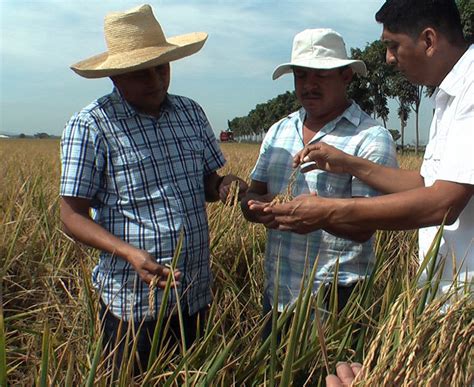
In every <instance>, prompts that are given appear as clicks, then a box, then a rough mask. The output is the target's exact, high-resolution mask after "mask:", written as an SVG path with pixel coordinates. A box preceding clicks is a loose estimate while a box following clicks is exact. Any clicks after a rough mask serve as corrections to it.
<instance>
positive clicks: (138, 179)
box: [60, 5, 247, 369]
mask: <svg viewBox="0 0 474 387" xmlns="http://www.w3.org/2000/svg"><path fill="white" fill-rule="evenodd" d="M105 39H106V42H107V47H108V51H107V52H106V53H103V54H100V55H97V56H94V57H92V58H89V59H86V60H84V61H81V62H79V63H76V64H74V65H73V66H71V68H72V69H73V70H74V71H75V72H76V73H78V74H79V75H81V76H83V77H85V78H103V77H110V79H111V80H112V82H113V84H114V89H113V91H112V93H110V94H108V95H105V96H104V97H101V98H99V99H97V100H96V101H94V102H92V104H90V105H89V106H87V107H85V108H84V109H82V110H81V111H80V112H79V113H77V114H75V115H74V116H73V117H72V118H71V120H70V121H69V122H68V124H67V125H66V128H65V130H64V133H63V137H62V142H61V151H62V175H61V187H60V188H61V189H60V194H61V221H62V223H63V224H64V227H65V230H66V231H67V233H68V234H69V235H71V236H73V237H74V238H75V239H77V240H79V241H81V242H84V243H86V244H87V245H89V246H92V247H95V248H97V249H99V250H101V254H100V260H99V263H98V265H97V266H96V267H95V268H94V271H93V281H94V284H95V286H96V287H97V289H99V291H100V296H101V304H102V310H101V321H102V325H103V328H104V335H105V338H104V341H105V342H111V343H115V342H116V339H117V337H119V338H120V337H124V335H125V334H126V330H127V324H125V325H124V327H123V328H122V330H121V332H120V333H119V330H120V326H121V324H120V323H121V322H122V321H124V322H129V321H131V322H134V324H130V325H132V326H133V328H134V329H135V330H137V329H138V327H139V326H140V332H139V335H138V336H137V337H136V343H137V353H138V355H139V358H140V366H141V368H142V369H143V368H146V365H147V360H148V356H149V352H150V337H153V333H154V329H155V325H156V317H157V312H158V310H159V309H160V306H161V305H162V301H163V300H162V293H163V292H162V291H161V290H160V288H164V287H165V285H166V281H167V279H168V276H169V275H172V276H173V278H172V283H173V285H174V284H176V287H177V289H178V293H179V298H180V305H181V308H182V311H183V316H184V335H185V339H186V344H187V345H188V346H189V345H190V344H191V342H192V341H193V340H194V338H195V334H196V324H197V321H198V319H199V318H200V317H202V316H203V314H204V311H205V310H206V308H207V306H208V305H209V303H210V302H211V292H210V283H211V273H210V268H209V235H208V231H209V230H208V223H207V216H206V201H208V202H212V201H216V200H218V199H221V200H222V201H225V200H226V198H227V195H228V193H229V188H230V184H231V183H232V182H234V181H237V182H238V185H239V188H240V195H242V194H243V193H244V192H245V190H246V188H247V186H246V184H245V182H244V181H242V180H241V179H239V178H237V177H236V176H233V175H227V176H219V175H218V174H217V173H216V171H217V170H218V169H219V168H221V167H222V166H223V165H224V162H225V160H224V157H223V155H222V153H221V151H220V149H219V147H218V145H217V143H216V139H215V137H214V134H213V132H212V129H211V127H210V125H209V122H208V120H207V118H206V115H205V114H204V112H203V110H202V108H201V107H200V106H199V105H198V104H197V103H196V102H194V101H192V100H190V99H189V98H185V97H181V96H176V95H171V94H168V86H169V82H170V64H169V62H171V61H174V60H178V59H181V58H184V57H186V56H189V55H192V54H194V53H196V52H197V51H199V50H200V49H201V47H202V46H203V45H204V42H205V41H206V39H207V34H205V33H202V32H197V33H191V34H187V35H181V36H177V37H173V38H165V35H164V34H163V31H162V29H161V27H160V24H159V23H158V21H157V20H156V19H155V17H154V16H153V13H152V9H151V7H150V6H149V5H143V6H140V7H137V8H134V9H131V10H128V11H125V12H116V13H110V14H108V15H107V16H106V17H105ZM90 210H91V215H90V212H89V211H90ZM177 252H179V253H180V254H179V257H178V260H177V265H176V269H175V270H174V271H173V272H172V270H171V269H170V265H171V263H172V259H173V256H174V254H176V253H177ZM156 279H158V281H157V283H156V286H157V288H156V289H155V288H154V286H152V287H149V284H150V283H151V282H152V280H153V285H155V281H156ZM175 281H176V282H175ZM150 292H154V293H153V294H152V295H150ZM150 300H151V304H150V305H149V301H150ZM176 303H177V300H176V298H175V292H174V291H172V292H171V293H170V296H169V299H168V300H167V306H166V312H167V314H168V315H171V316H172V317H171V330H172V331H173V333H174V334H175V335H176V336H177V337H179V335H180V329H179V321H178V317H177V314H176V308H175V306H176ZM142 323H143V325H140V324H142ZM201 324H202V323H201ZM134 334H136V332H134ZM117 342H118V341H117ZM123 344H124V343H123V341H122V345H121V346H120V348H119V350H118V351H116V354H115V356H116V360H117V364H120V362H121V360H122V359H121V357H122V354H123V351H124V345H123ZM128 351H129V352H128V353H130V348H129V349H128Z"/></svg>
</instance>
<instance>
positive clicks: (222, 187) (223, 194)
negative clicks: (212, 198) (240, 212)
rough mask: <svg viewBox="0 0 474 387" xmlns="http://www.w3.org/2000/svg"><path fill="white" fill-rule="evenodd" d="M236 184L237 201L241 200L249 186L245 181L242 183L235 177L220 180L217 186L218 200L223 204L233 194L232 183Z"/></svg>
mask: <svg viewBox="0 0 474 387" xmlns="http://www.w3.org/2000/svg"><path fill="white" fill-rule="evenodd" d="M234 181H235V182H237V183H236V184H238V186H239V190H238V199H239V200H240V199H242V198H243V197H244V196H245V194H246V193H247V189H248V188H249V186H248V185H247V183H246V182H245V181H243V180H242V179H241V178H240V177H237V176H235V175H226V176H224V178H223V179H222V181H221V183H220V184H219V187H218V190H219V199H220V200H221V201H222V202H223V203H226V202H227V200H228V197H229V194H233V192H232V182H234Z"/></svg>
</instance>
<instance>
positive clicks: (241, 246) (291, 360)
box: [0, 140, 474, 386]
mask: <svg viewBox="0 0 474 387" xmlns="http://www.w3.org/2000/svg"><path fill="white" fill-rule="evenodd" d="M223 150H224V153H225V155H226V158H227V159H228V160H229V163H228V165H227V166H226V167H225V168H224V171H222V172H223V173H227V172H232V173H234V174H238V175H240V176H244V177H247V176H248V175H249V172H250V170H251V168H252V167H253V165H254V163H255V160H256V158H257V155H258V147H257V146H256V145H251V144H223ZM0 159H1V160H2V165H3V168H2V169H1V170H0V187H1V189H0V261H1V276H0V300H1V308H0V386H5V385H7V384H8V385H24V386H32V385H41V386H43V385H44V386H49V385H59V386H63V385H65V386H76V385H91V386H92V385H94V386H95V385H98V386H108V385H120V386H129V385H133V384H134V385H146V386H155V385H160V386H161V385H165V386H181V385H187V386H201V385H212V386H232V385H235V386H241V385H249V386H276V385H279V386H285V385H288V386H289V385H294V386H299V385H301V386H303V385H308V386H309V385H311V386H313V385H316V386H317V385H324V378H325V376H326V374H327V373H328V372H334V370H335V365H336V364H337V362H338V361H341V360H357V361H361V362H363V363H364V368H363V370H362V372H361V375H360V378H359V381H358V384H360V385H367V386H378V385H390V386H391V385H395V386H405V385H407V386H408V385H413V386H418V385H454V386H464V385H469V384H470V383H472V382H473V375H474V370H473V367H474V362H473V361H472V359H473V358H474V356H473V355H474V353H473V348H474V345H473V344H474V342H473V341H474V334H473V333H474V303H473V299H472V293H471V290H470V289H468V288H467V287H466V288H464V289H459V288H453V290H452V291H451V292H450V293H449V294H446V295H444V296H443V297H442V298H434V297H432V296H431V295H432V294H433V293H434V291H435V290H436V279H437V269H439V267H435V266H433V267H432V270H431V271H430V273H431V276H432V278H433V281H432V282H431V287H420V286H419V284H418V275H419V273H420V270H421V269H423V267H422V268H421V269H420V268H419V267H418V259H417V247H416V246H417V243H416V237H417V235H416V233H415V232H379V233H377V236H376V246H375V248H376V255H377V263H376V267H375V270H374V273H373V275H372V276H371V277H370V279H368V280H367V281H365V282H364V283H363V284H361V285H360V286H359V287H358V288H357V289H356V291H355V292H354V293H353V294H352V296H351V298H350V300H349V302H348V304H347V305H346V307H345V308H344V309H343V310H341V311H340V312H338V308H337V296H336V294H335V292H331V294H330V300H329V305H328V307H327V308H325V307H324V306H323V300H322V298H323V295H322V293H323V292H317V293H316V294H314V293H313V292H312V291H311V289H310V287H309V286H307V284H308V283H311V277H312V276H313V275H314V268H312V267H308V268H307V274H306V276H305V278H304V279H303V281H302V283H301V294H300V297H299V298H298V300H297V302H296V303H295V304H294V305H291V306H289V307H288V308H287V309H286V310H285V311H284V312H283V313H281V314H280V315H277V314H276V313H273V314H270V315H268V316H263V315H262V312H261V310H262V302H261V294H262V289H263V279H264V273H263V256H264V250H265V230H264V228H263V227H262V226H260V225H255V224H251V223H248V222H246V221H245V220H244V218H243V216H242V214H241V212H240V209H239V204H238V203H237V202H236V200H235V199H234V200H231V201H230V202H229V203H228V204H229V205H228V206H224V205H222V204H220V203H212V204H209V205H208V216H209V224H210V233H211V254H212V256H211V263H212V269H213V273H214V277H215V280H214V284H213V293H214V302H213V303H212V304H211V305H210V309H209V313H208V317H207V319H206V321H202V322H200V323H201V324H204V329H203V332H204V333H203V335H202V337H199V338H198V340H196V342H195V343H194V344H193V345H192V346H190V347H186V345H184V343H177V344H174V345H173V346H170V345H167V343H166V342H165V341H163V340H160V338H159V337H155V338H154V341H153V343H154V345H153V349H152V356H150V361H149V363H148V366H147V369H146V370H144V372H143V374H142V375H141V376H138V377H135V378H134V377H133V375H132V372H131V364H132V362H133V357H134V348H133V347H132V348H131V350H130V352H129V353H128V354H126V356H125V358H124V361H123V363H122V367H121V368H120V372H119V375H115V376H113V375H112V374H111V371H110V370H109V369H108V368H107V360H108V359H107V358H106V357H105V355H104V353H103V351H102V345H101V344H102V343H101V340H102V338H101V332H100V329H99V321H98V318H97V310H98V307H99V305H98V299H97V295H96V293H95V291H94V289H93V287H92V284H91V270H92V268H93V266H94V264H95V262H96V260H97V252H96V251H94V250H92V249H89V248H87V247H86V246H82V245H80V244H78V243H75V242H74V241H73V240H71V239H70V238H68V237H67V236H66V235H65V234H64V233H63V232H62V231H61V227H60V224H59V207H58V205H59V197H58V186H59V143H58V142H57V141H54V140H1V141H0ZM420 162H421V160H420V159H418V158H413V157H411V156H407V157H405V158H404V159H401V160H400V163H401V165H403V166H405V167H407V166H408V167H410V168H418V167H419V165H420ZM435 242H436V241H435ZM435 249H436V243H434V244H433V252H435ZM430 262H432V261H429V262H428V261H427V262H426V265H425V266H426V267H428V268H429V269H430V268H431V266H430ZM168 291H173V289H172V288H171V287H170V286H169V287H168ZM158 314H159V315H160V316H161V317H160V319H161V323H160V324H161V325H160V326H162V327H163V329H164V330H166V329H167V328H166V327H167V322H168V321H167V319H166V317H165V316H164V315H163V314H160V311H158ZM267 321H271V324H272V326H273V330H272V334H271V335H270V337H268V338H267V339H266V340H262V330H263V327H264V324H265V323H266V322H267ZM134 329H139V327H134ZM134 329H132V327H130V335H133V334H134V332H135V331H134ZM112 356H113V355H112ZM114 378H115V382H113V380H114Z"/></svg>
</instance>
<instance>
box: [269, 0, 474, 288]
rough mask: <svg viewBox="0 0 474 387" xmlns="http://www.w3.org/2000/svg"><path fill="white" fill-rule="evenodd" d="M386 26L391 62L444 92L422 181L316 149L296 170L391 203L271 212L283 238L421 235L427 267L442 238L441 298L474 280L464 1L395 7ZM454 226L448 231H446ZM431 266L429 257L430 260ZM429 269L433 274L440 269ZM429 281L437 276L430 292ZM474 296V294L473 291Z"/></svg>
mask: <svg viewBox="0 0 474 387" xmlns="http://www.w3.org/2000/svg"><path fill="white" fill-rule="evenodd" d="M375 18H376V20H377V21H378V22H379V23H382V24H383V33H382V41H383V42H384V43H385V44H386V46H387V52H386V61H387V63H389V64H391V65H393V66H395V67H396V68H397V69H398V70H399V71H401V72H402V73H403V74H404V75H405V76H406V78H407V79H408V80H409V81H410V82H412V83H414V84H417V85H427V86H436V87H437V89H436V90H435V93H434V100H435V109H434V117H433V120H432V123H431V128H430V136H429V142H428V145H427V147H426V151H425V155H424V160H423V164H422V166H421V170H420V171H407V170H401V169H393V168H387V167H384V166H380V165H377V164H374V163H371V162H370V161H369V160H364V159H361V158H357V157H354V155H352V154H346V153H343V152H340V151H339V150H338V149H335V148H334V147H331V146H330V144H324V143H323V142H325V141H323V142H322V143H320V144H310V145H308V147H306V148H305V149H304V151H303V152H301V153H300V154H298V155H297V157H296V158H295V163H296V164H299V163H300V162H303V161H304V162H307V161H311V160H312V161H313V162H316V165H315V167H316V168H318V170H319V172H320V173H321V172H322V171H330V172H332V173H343V174H342V175H340V176H346V175H352V176H354V177H355V178H357V179H360V180H363V181H364V182H365V183H366V184H369V185H371V186H372V187H374V188H376V189H378V190H380V191H382V192H384V193H386V194H389V195H385V196H383V197H378V198H373V199H370V200H360V199H350V200H332V199H326V198H320V197H317V196H314V195H313V196H310V195H305V196H300V197H298V198H296V199H295V200H294V201H293V202H290V203H287V204H284V205H281V206H274V207H273V208H268V209H267V210H266V211H268V214H267V215H271V216H274V217H275V218H276V220H275V223H276V224H277V225H278V227H279V229H281V230H291V231H295V232H299V233H306V232H314V230H319V229H326V228H331V227H337V226H338V225H339V224H344V225H347V226H348V227H355V226H356V225H360V224H364V225H366V227H369V228H377V229H381V230H406V229H415V228H421V229H420V230H419V251H420V262H421V263H422V264H425V265H426V264H427V262H426V260H425V257H426V256H427V253H428V252H429V251H430V248H431V245H432V243H433V241H434V240H435V238H436V236H437V235H438V234H439V233H440V232H442V234H440V235H441V239H440V247H439V251H438V256H437V259H436V261H435V262H436V266H437V269H438V274H436V275H435V277H437V276H438V275H439V277H440V280H441V281H440V283H439V285H437V284H434V283H433V285H432V287H433V291H435V290H436V289H437V290H438V295H443V294H444V295H447V296H449V294H450V290H451V289H453V287H455V286H464V285H466V286H467V288H468V289H469V286H470V284H472V281H473V279H474V244H473V240H474V239H473V238H474V198H473V194H474V158H473V155H472V153H473V149H474V97H473V95H474V46H473V45H472V44H471V45H469V43H468V42H467V41H466V39H465V38H464V36H463V30H462V25H461V19H460V15H459V11H458V9H457V6H456V2H455V1H454V0H436V1H434V0H388V1H387V2H385V3H384V5H383V6H382V7H381V8H380V10H379V11H378V12H377V14H376V15H375ZM442 223H444V224H445V226H444V227H443V228H442V229H441V228H440V225H441V224H442ZM428 256H429V255H428ZM430 266H431V264H430V265H428V266H427V267H430ZM426 280H429V276H428V273H427V271H425V272H424V273H423V275H422V278H421V282H422V283H425V282H426ZM470 291H471V292H472V288H471V290H470Z"/></svg>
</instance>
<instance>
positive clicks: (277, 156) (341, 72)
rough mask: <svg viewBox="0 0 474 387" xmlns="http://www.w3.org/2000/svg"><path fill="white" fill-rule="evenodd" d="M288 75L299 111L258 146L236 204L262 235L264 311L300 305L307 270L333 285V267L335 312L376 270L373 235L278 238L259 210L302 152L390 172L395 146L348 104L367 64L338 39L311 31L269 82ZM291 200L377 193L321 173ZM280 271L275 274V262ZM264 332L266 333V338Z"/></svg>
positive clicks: (337, 230)
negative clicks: (329, 150) (320, 146)
mask: <svg viewBox="0 0 474 387" xmlns="http://www.w3.org/2000/svg"><path fill="white" fill-rule="evenodd" d="M286 73H293V76H294V83H295V93H296V97H297V99H298V101H299V102H300V103H301V105H302V108H301V109H300V110H299V111H296V112H294V113H292V114H290V115H288V116H287V117H285V118H283V119H282V120H280V121H278V122H277V123H275V124H274V125H273V126H272V127H271V128H270V129H269V130H268V132H267V134H266V136H265V139H264V140H263V143H262V146H261V150H260V155H259V158H258V161H257V163H256V165H255V167H254V169H253V171H252V173H251V178H252V182H251V185H250V188H249V191H248V194H247V196H246V197H245V198H244V199H243V200H242V210H243V212H244V214H245V216H246V218H247V219H248V220H250V221H253V222H258V223H262V224H264V225H265V226H266V227H267V228H268V232H267V245H266V253H265V273H266V283H265V290H264V311H265V312H266V311H269V310H270V309H271V307H272V306H273V305H277V307H278V310H279V311H282V310H283V308H284V307H285V306H286V305H288V304H291V303H293V302H295V300H296V298H297V297H298V293H299V289H300V284H301V281H302V280H303V273H304V269H305V265H308V267H309V269H311V267H312V266H313V264H314V263H315V261H316V259H318V267H317V272H316V278H315V283H314V284H313V287H314V290H315V291H316V290H317V289H318V288H319V287H320V286H321V285H325V284H328V283H331V282H332V280H333V274H334V269H335V266H336V265H337V263H339V274H338V283H337V286H338V293H339V295H338V300H339V308H342V307H343V306H344V304H345V302H346V301H347V299H348V297H349V295H350V293H351V291H352V290H353V289H354V287H355V285H356V284H357V282H358V281H360V280H362V279H363V278H365V277H366V276H367V275H368V274H370V272H371V270H372V267H373V265H374V254H373V250H372V235H373V233H374V229H371V228H366V227H364V225H358V226H351V227H346V226H344V225H342V226H338V227H331V228H327V229H324V230H317V231H315V232H313V233H311V234H307V235H298V234H295V233H287V232H282V231H279V230H276V229H275V228H276V227H277V225H278V224H277V223H276V222H275V219H274V217H273V215H272V214H267V213H265V212H264V211H263V210H264V208H265V207H267V206H269V205H270V204H269V203H270V202H271V200H272V199H273V198H274V197H275V195H277V194H279V193H281V192H284V191H285V190H286V187H287V185H288V183H289V180H290V175H291V174H292V171H293V168H292V164H293V157H294V156H295V155H296V154H297V153H298V152H299V151H301V150H302V149H303V147H304V146H305V145H307V144H310V143H311V144H312V143H317V142H319V141H325V142H327V143H330V144H332V145H333V146H335V147H337V148H339V149H342V150H344V151H345V152H348V153H351V154H354V155H357V156H360V157H364V158H367V159H369V160H372V161H374V162H376V163H380V164H383V165H388V166H396V165H397V162H396V154H395V146H394V143H393V140H392V137H391V135H390V133H389V132H388V131H387V130H386V129H385V128H383V127H381V126H380V125H379V124H378V123H377V122H376V121H374V120H373V119H372V118H370V117H369V116H368V115H367V114H366V113H364V112H363V111H362V110H361V109H360V107H359V106H358V105H357V104H356V103H355V102H353V101H351V100H349V99H348V97H347V92H346V90H347V86H348V85H349V83H350V82H351V80H352V77H353V74H354V73H357V74H359V75H361V76H364V75H365V73H366V67H365V64H364V63H363V62H362V61H359V60H351V59H348V58H347V54H346V49H345V44H344V41H343V39H342V37H341V36H340V35H339V34H338V33H337V32H335V31H333V30H330V29H310V30H305V31H302V32H300V33H298V34H297V35H296V36H295V38H294V41H293V51H292V57H291V62H289V63H285V64H282V65H280V66H278V67H277V68H276V69H275V71H274V73H273V79H277V78H278V77H280V76H281V75H283V74H286ZM291 193H292V195H294V196H296V195H300V194H304V193H315V194H317V195H320V196H331V197H338V198H342V197H353V196H360V197H367V196H375V195H377V192H376V191H375V190H373V189H371V188H370V187H368V186H367V185H366V184H364V183H363V182H362V181H360V180H359V179H356V178H353V177H352V176H350V175H348V174H346V175H337V174H333V173H327V172H321V171H316V172H309V173H306V174H303V173H299V174H297V175H296V180H295V181H294V182H293V185H292V192H291ZM278 260H279V261H280V271H279V273H276V264H277V261H278ZM276 275H278V276H279V285H278V286H279V288H278V300H274V297H273V294H274V292H275V289H274V288H273V284H274V278H275V276H276ZM268 333H269V332H268V331H267V332H264V335H266V334H268Z"/></svg>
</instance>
